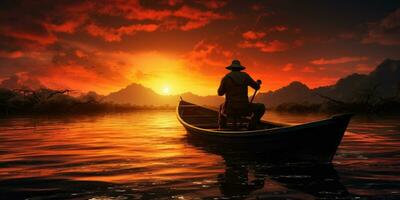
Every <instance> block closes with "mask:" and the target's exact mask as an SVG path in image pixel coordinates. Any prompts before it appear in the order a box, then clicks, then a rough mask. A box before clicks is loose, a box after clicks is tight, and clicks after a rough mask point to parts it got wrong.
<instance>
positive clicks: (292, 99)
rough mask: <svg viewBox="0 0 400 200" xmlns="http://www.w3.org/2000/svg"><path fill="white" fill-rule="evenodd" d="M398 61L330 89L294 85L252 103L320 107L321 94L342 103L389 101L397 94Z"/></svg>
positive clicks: (389, 61) (399, 71)
mask: <svg viewBox="0 0 400 200" xmlns="http://www.w3.org/2000/svg"><path fill="white" fill-rule="evenodd" d="M399 90H400V60H391V59H386V60H385V61H383V62H382V63H381V64H380V65H378V66H377V67H376V69H375V70H374V71H372V72H371V73H369V74H368V75H367V74H357V73H354V74H351V75H349V76H347V77H344V78H342V79H340V80H338V81H337V82H336V84H334V85H330V86H325V87H319V88H315V89H309V88H308V87H307V86H306V85H305V84H303V83H300V82H298V81H295V82H292V83H290V84H289V85H288V86H285V87H282V88H280V89H278V90H275V91H270V92H267V93H260V94H258V95H257V96H256V98H255V100H256V101H258V102H263V103H265V104H266V105H269V106H276V105H279V104H282V103H304V102H308V103H321V102H323V101H324V100H325V99H323V98H321V97H319V96H318V95H317V94H322V95H325V96H328V97H331V98H334V99H336V100H340V101H344V102H354V101H364V100H366V99H367V98H390V97H394V96H396V95H397V94H398V93H399V92H400V91H399Z"/></svg>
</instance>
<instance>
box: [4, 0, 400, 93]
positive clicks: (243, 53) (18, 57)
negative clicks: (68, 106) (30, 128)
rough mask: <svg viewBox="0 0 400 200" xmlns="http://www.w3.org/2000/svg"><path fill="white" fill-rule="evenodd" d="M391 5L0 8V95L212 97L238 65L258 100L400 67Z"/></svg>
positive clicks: (26, 4)
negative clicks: (28, 90)
mask: <svg viewBox="0 0 400 200" xmlns="http://www.w3.org/2000/svg"><path fill="white" fill-rule="evenodd" d="M399 21H400V3H399V2H398V1H391V0H386V1H377V0H376V1H375V0H372V1H369V2H368V3H360V2H359V1H346V2H340V3H338V2H329V1H325V2H320V1H311V0H310V1H304V2H301V3H300V2H299V3H297V4H294V3H287V2H285V1H278V0H272V1H265V2H262V1H244V0H238V1H230V0H223V1H213V0H204V1H200V0H192V1H183V0H165V1H156V0H148V1H139V0H131V1H123V0H110V1H106V0H99V1H50V0H40V1H28V0H22V1H4V2H2V6H1V8H0V80H2V81H3V82H2V83H1V85H0V86H2V87H11V88H15V87H21V86H23V85H25V86H29V87H32V88H37V87H49V88H56V89H63V88H69V89H73V90H77V91H82V92H86V91H96V92H98V93H100V94H108V93H109V92H113V91H116V90H118V89H120V88H123V87H125V86H126V85H128V84H130V83H133V82H135V83H141V84H143V85H144V86H146V87H150V88H152V89H153V90H154V91H156V92H158V93H160V94H166V93H168V94H178V93H183V92H188V91H190V92H193V93H196V94H200V95H214V94H216V89H217V87H218V84H219V81H220V79H221V77H222V76H223V75H224V74H225V73H227V70H226V69H225V67H226V66H227V65H229V64H230V62H231V60H232V59H239V60H240V61H241V62H242V64H243V65H244V66H246V67H247V70H246V71H247V72H248V73H249V74H250V75H252V76H253V77H254V79H262V80H263V83H264V85H263V88H262V91H264V92H265V91H268V90H275V89H278V88H280V87H282V86H285V85H287V84H289V83H290V82H292V81H296V80H297V81H301V82H303V83H305V84H307V85H308V86H309V87H312V88H313V87H318V86H324V85H329V84H333V83H335V82H336V81H337V80H338V79H339V78H341V77H343V76H346V75H349V74H351V73H368V72H370V71H371V70H373V69H374V67H375V66H376V65H377V64H378V63H380V62H381V61H382V60H384V59H385V58H392V59H399V58H400V55H399V52H400V31H399V30H400V24H399V23H398V22H399Z"/></svg>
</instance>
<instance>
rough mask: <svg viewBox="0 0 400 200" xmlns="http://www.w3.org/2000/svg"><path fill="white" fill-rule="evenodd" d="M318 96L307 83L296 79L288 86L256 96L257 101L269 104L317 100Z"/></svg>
mask: <svg viewBox="0 0 400 200" xmlns="http://www.w3.org/2000/svg"><path fill="white" fill-rule="evenodd" d="M318 100H319V98H318V97H316V96H315V94H314V93H313V91H312V90H310V89H309V88H308V87H307V86H306V85H305V84H303V83H301V82H298V81H294V82H292V83H290V84H289V85H288V86H285V87H282V88H280V89H278V90H275V91H273V92H272V91H270V92H267V93H260V94H258V95H257V96H256V97H255V102H262V103H264V104H266V105H268V106H277V105H279V104H282V103H291V102H296V103H302V102H317V101H318Z"/></svg>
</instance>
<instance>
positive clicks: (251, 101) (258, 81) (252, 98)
mask: <svg viewBox="0 0 400 200" xmlns="http://www.w3.org/2000/svg"><path fill="white" fill-rule="evenodd" d="M257 83H258V84H259V85H261V80H257ZM257 91H258V90H254V94H253V96H252V97H251V100H250V103H253V100H254V97H255V96H256V94H257Z"/></svg>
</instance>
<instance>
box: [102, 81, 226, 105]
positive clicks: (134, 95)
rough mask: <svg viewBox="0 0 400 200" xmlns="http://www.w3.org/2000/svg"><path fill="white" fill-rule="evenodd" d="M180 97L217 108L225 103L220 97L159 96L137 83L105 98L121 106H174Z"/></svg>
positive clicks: (191, 94) (194, 95)
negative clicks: (216, 106)
mask: <svg viewBox="0 0 400 200" xmlns="http://www.w3.org/2000/svg"><path fill="white" fill-rule="evenodd" d="M180 97H182V98H183V99H185V100H188V101H191V102H193V103H197V104H200V105H212V106H215V105H219V104H220V103H222V102H223V98H222V97H219V96H199V95H196V94H193V93H190V92H187V93H183V94H181V95H159V94H157V93H156V92H154V91H153V90H151V89H150V88H146V87H144V86H142V85H140V84H136V83H132V84H130V85H128V86H127V87H125V88H123V89H121V90H119V91H116V92H112V93H110V94H109V95H107V96H106V97H104V100H105V101H109V102H115V103H120V104H132V105H148V106H151V105H153V106H161V105H170V106H174V105H175V104H176V103H177V102H178V100H179V98H180Z"/></svg>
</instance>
